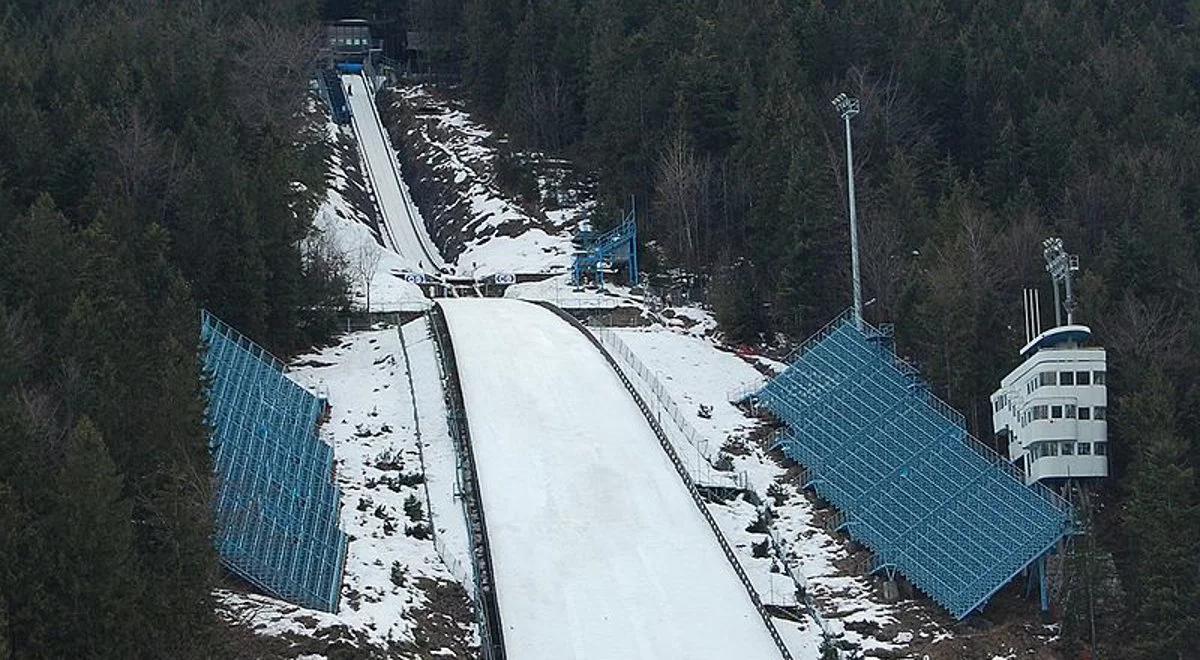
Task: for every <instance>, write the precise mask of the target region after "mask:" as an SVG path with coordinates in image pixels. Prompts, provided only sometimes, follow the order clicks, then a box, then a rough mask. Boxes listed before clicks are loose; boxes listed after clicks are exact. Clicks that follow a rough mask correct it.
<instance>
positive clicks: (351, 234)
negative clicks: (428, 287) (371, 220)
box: [313, 189, 431, 312]
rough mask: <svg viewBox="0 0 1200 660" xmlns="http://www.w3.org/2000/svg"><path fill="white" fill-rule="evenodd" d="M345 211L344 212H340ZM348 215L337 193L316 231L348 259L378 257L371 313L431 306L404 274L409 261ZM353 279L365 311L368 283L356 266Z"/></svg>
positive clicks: (331, 194) (328, 201)
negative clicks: (368, 253)
mask: <svg viewBox="0 0 1200 660" xmlns="http://www.w3.org/2000/svg"><path fill="white" fill-rule="evenodd" d="M338 209H342V211H343V212H342V213H338V212H337V211H338ZM353 217H354V215H353V214H352V213H348V206H347V205H346V204H345V200H344V199H343V198H342V197H341V195H340V194H338V193H337V192H336V191H334V190H332V189H331V190H330V191H329V195H328V197H327V199H326V201H325V204H324V205H322V207H321V210H320V211H319V212H318V213H317V218H316V221H315V222H314V223H313V224H314V226H315V227H316V229H317V231H320V232H321V233H323V234H325V235H326V236H328V237H329V239H330V241H331V242H332V245H333V246H334V247H335V249H337V250H338V251H339V252H340V253H341V254H342V255H343V256H344V257H345V258H346V259H347V260H349V261H351V262H352V261H354V260H355V259H358V258H359V255H360V254H361V251H363V250H369V251H371V252H374V253H376V254H378V256H379V264H378V266H377V267H376V268H375V272H374V273H373V274H371V275H370V277H371V282H370V285H371V301H370V302H371V309H370V311H372V312H399V311H404V312H413V311H415V312H419V311H424V310H425V309H427V308H428V307H429V305H430V304H431V303H430V301H429V299H428V298H426V297H425V294H424V293H423V292H422V291H421V287H419V286H417V285H416V284H413V283H411V282H409V281H407V280H405V279H404V274H405V273H406V272H409V271H410V268H409V264H408V260H406V259H405V258H404V257H401V256H400V255H399V254H396V253H395V252H393V251H391V250H389V249H387V248H384V247H382V246H380V245H379V243H377V242H376V241H375V237H374V236H373V235H372V234H371V229H370V228H369V227H367V225H366V224H365V223H364V222H363V221H361V220H355V219H350V218H353ZM350 270H351V271H352V274H353V276H354V280H355V281H354V282H353V283H352V287H353V288H352V290H351V294H352V295H353V296H354V301H355V303H356V304H357V305H358V306H360V307H361V308H363V309H366V305H367V295H366V284H367V283H366V282H363V281H361V280H359V279H358V274H357V273H356V272H353V271H355V269H354V268H353V267H351V269H350Z"/></svg>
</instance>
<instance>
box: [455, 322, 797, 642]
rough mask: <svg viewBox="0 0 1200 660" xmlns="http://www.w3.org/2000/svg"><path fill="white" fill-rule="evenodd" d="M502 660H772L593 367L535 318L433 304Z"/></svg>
mask: <svg viewBox="0 0 1200 660" xmlns="http://www.w3.org/2000/svg"><path fill="white" fill-rule="evenodd" d="M440 304H441V306H442V308H443V309H444V312H445V316H446V321H447V324H448V325H449V328H450V335H451V340H452V342H453V345H454V351H455V353H456V356H457V361H458V375H459V381H460V382H461V386H462V391H463V399H464V403H465V408H466V412H467V418H468V423H469V424H470V428H471V444H472V446H473V449H474V455H475V464H476V470H477V473H478V481H479V486H480V495H481V499H482V505H483V509H484V512H485V514H486V517H487V526H488V537H489V543H490V548H491V555H492V563H493V568H494V572H495V582H496V593H497V596H498V599H499V605H500V613H501V618H502V621H503V624H504V641H505V648H506V651H507V654H508V657H510V658H516V659H518V660H523V659H526V658H555V659H556V660H560V659H561V660H566V659H569V658H581V659H582V658H587V659H588V660H596V659H612V660H626V659H635V658H645V659H647V660H649V659H651V658H654V659H657V658H689V659H704V658H713V659H717V658H720V659H728V658H755V659H759V658H778V657H779V650H778V648H777V647H776V646H775V643H774V642H773V641H772V638H771V637H770V635H769V633H768V632H767V628H766V626H765V625H764V624H763V620H762V618H761V617H760V616H759V614H758V612H757V611H756V610H755V608H754V605H753V603H752V602H751V600H750V596H749V594H748V593H747V591H746V589H745V588H744V587H743V586H742V584H741V582H740V581H739V580H738V578H737V577H736V575H735V574H734V572H733V569H732V568H731V567H730V565H729V563H728V561H727V560H726V558H725V555H724V554H723V553H722V551H721V550H720V547H719V546H718V544H717V541H716V539H715V538H714V537H713V532H712V530H711V529H710V528H709V526H708V524H707V523H706V522H705V520H704V518H703V517H702V516H701V514H700V512H699V510H697V508H696V505H695V503H694V502H693V501H692V499H691V496H690V495H689V493H688V490H687V488H686V487H685V486H684V484H683V481H682V480H681V479H680V477H679V475H678V474H677V473H676V471H675V467H674V465H673V464H672V463H671V461H670V459H669V458H668V457H667V455H666V453H665V452H664V451H663V449H662V448H661V447H660V445H659V443H658V440H657V439H656V437H655V435H654V433H653V431H652V430H651V429H650V427H649V425H648V424H647V422H646V419H645V417H643V415H642V413H641V411H640V410H639V408H638V407H637V405H636V404H635V403H634V401H633V399H632V398H631V396H630V395H629V393H628V392H627V391H626V390H625V389H624V387H623V386H622V384H621V381H620V380H619V379H618V377H617V375H616V373H615V372H613V370H612V368H611V367H610V366H609V365H608V363H607V362H606V361H605V359H604V357H603V355H602V354H601V353H600V352H599V351H598V350H597V348H596V347H595V346H594V345H592V343H591V342H589V341H588V339H587V338H586V337H585V336H584V335H583V334H582V333H580V332H579V331H578V330H577V329H575V328H573V327H572V326H571V325H569V324H568V323H566V322H565V321H563V320H562V319H560V318H558V317H557V316H555V315H554V314H553V313H552V312H550V311H548V310H546V309H544V308H542V307H538V306H536V305H533V304H530V303H526V302H521V301H517V300H506V299H460V300H443V301H440Z"/></svg>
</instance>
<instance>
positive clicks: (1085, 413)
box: [1079, 406, 1092, 420]
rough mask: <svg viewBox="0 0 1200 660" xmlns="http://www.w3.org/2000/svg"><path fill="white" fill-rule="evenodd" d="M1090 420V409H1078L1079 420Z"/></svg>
mask: <svg viewBox="0 0 1200 660" xmlns="http://www.w3.org/2000/svg"><path fill="white" fill-rule="evenodd" d="M1091 418H1092V409H1091V408H1088V407H1087V406H1084V407H1083V408H1080V409H1079V419H1084V420H1088V419H1091Z"/></svg>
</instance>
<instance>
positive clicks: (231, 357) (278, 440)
mask: <svg viewBox="0 0 1200 660" xmlns="http://www.w3.org/2000/svg"><path fill="white" fill-rule="evenodd" d="M200 333H201V334H200V336H201V341H202V343H203V344H204V348H203V350H204V373H205V375H206V376H207V377H208V378H209V388H208V391H207V395H208V407H207V410H206V419H207V422H208V424H209V426H210V427H211V429H212V439H211V440H210V442H209V448H210V450H211V452H212V455H213V469H214V470H215V472H216V496H215V502H214V503H215V507H216V531H215V534H214V542H215V544H216V547H217V551H218V553H219V554H220V557H221V562H222V563H223V564H224V565H225V566H226V568H228V569H229V570H230V571H231V572H232V573H234V574H235V575H237V576H238V577H241V578H242V579H244V580H246V581H247V582H249V583H251V584H253V585H254V586H256V587H258V588H259V589H262V590H263V591H264V592H266V593H268V594H271V595H273V596H276V597H278V598H281V599H283V600H286V601H288V602H291V603H295V604H297V605H302V606H304V607H309V608H312V609H317V610H324V611H326V612H336V611H337V609H338V599H339V596H340V595H341V587H342V570H343V565H344V563H345V559H346V535H345V534H344V533H343V532H342V531H341V530H340V529H339V528H338V519H339V517H340V512H341V501H342V498H341V491H340V490H339V489H338V488H337V487H336V486H335V485H334V484H333V473H334V463H333V448H332V447H330V446H329V445H328V444H326V443H325V442H323V441H322V440H321V439H320V437H319V436H318V434H317V422H318V420H319V419H320V417H321V414H322V407H323V403H322V401H321V400H319V399H318V398H317V397H315V396H313V395H312V394H310V393H309V392H308V391H307V390H305V389H304V388H302V387H300V386H299V385H297V384H296V383H295V382H293V381H292V380H291V379H290V378H288V377H287V375H286V374H285V373H284V367H283V363H281V362H280V361H279V360H277V359H275V357H273V356H272V355H271V354H270V353H268V352H266V351H265V350H263V349H262V348H261V347H259V346H258V345H257V344H255V343H254V342H252V341H250V340H249V339H247V338H246V337H244V336H242V335H241V334H239V333H238V332H237V331H236V330H234V329H233V328H231V327H229V326H228V325H226V324H225V323H222V322H221V321H220V320H219V319H217V318H216V317H215V316H213V315H212V314H209V313H208V312H203V314H202V317H201V330H200Z"/></svg>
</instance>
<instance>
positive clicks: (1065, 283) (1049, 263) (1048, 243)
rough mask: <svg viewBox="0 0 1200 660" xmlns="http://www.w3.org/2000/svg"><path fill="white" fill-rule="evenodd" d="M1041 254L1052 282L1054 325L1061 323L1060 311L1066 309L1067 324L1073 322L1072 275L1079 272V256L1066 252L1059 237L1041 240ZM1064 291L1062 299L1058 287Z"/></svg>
mask: <svg viewBox="0 0 1200 660" xmlns="http://www.w3.org/2000/svg"><path fill="white" fill-rule="evenodd" d="M1042 256H1043V257H1044V258H1045V259H1046V272H1047V273H1050V279H1051V280H1053V282H1054V325H1056V326H1057V325H1062V312H1063V310H1064V309H1065V310H1066V311H1067V325H1072V324H1074V322H1075V303H1076V300H1075V287H1074V282H1073V281H1072V280H1073V276H1074V274H1075V273H1077V272H1079V256H1078V255H1074V254H1067V251H1066V250H1065V249H1063V241H1062V239H1061V238H1047V239H1046V240H1044V241H1042ZM1060 287H1061V288H1062V289H1063V290H1064V291H1065V293H1066V300H1065V301H1064V300H1062V294H1061V293H1060V291H1059V288H1060Z"/></svg>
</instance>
